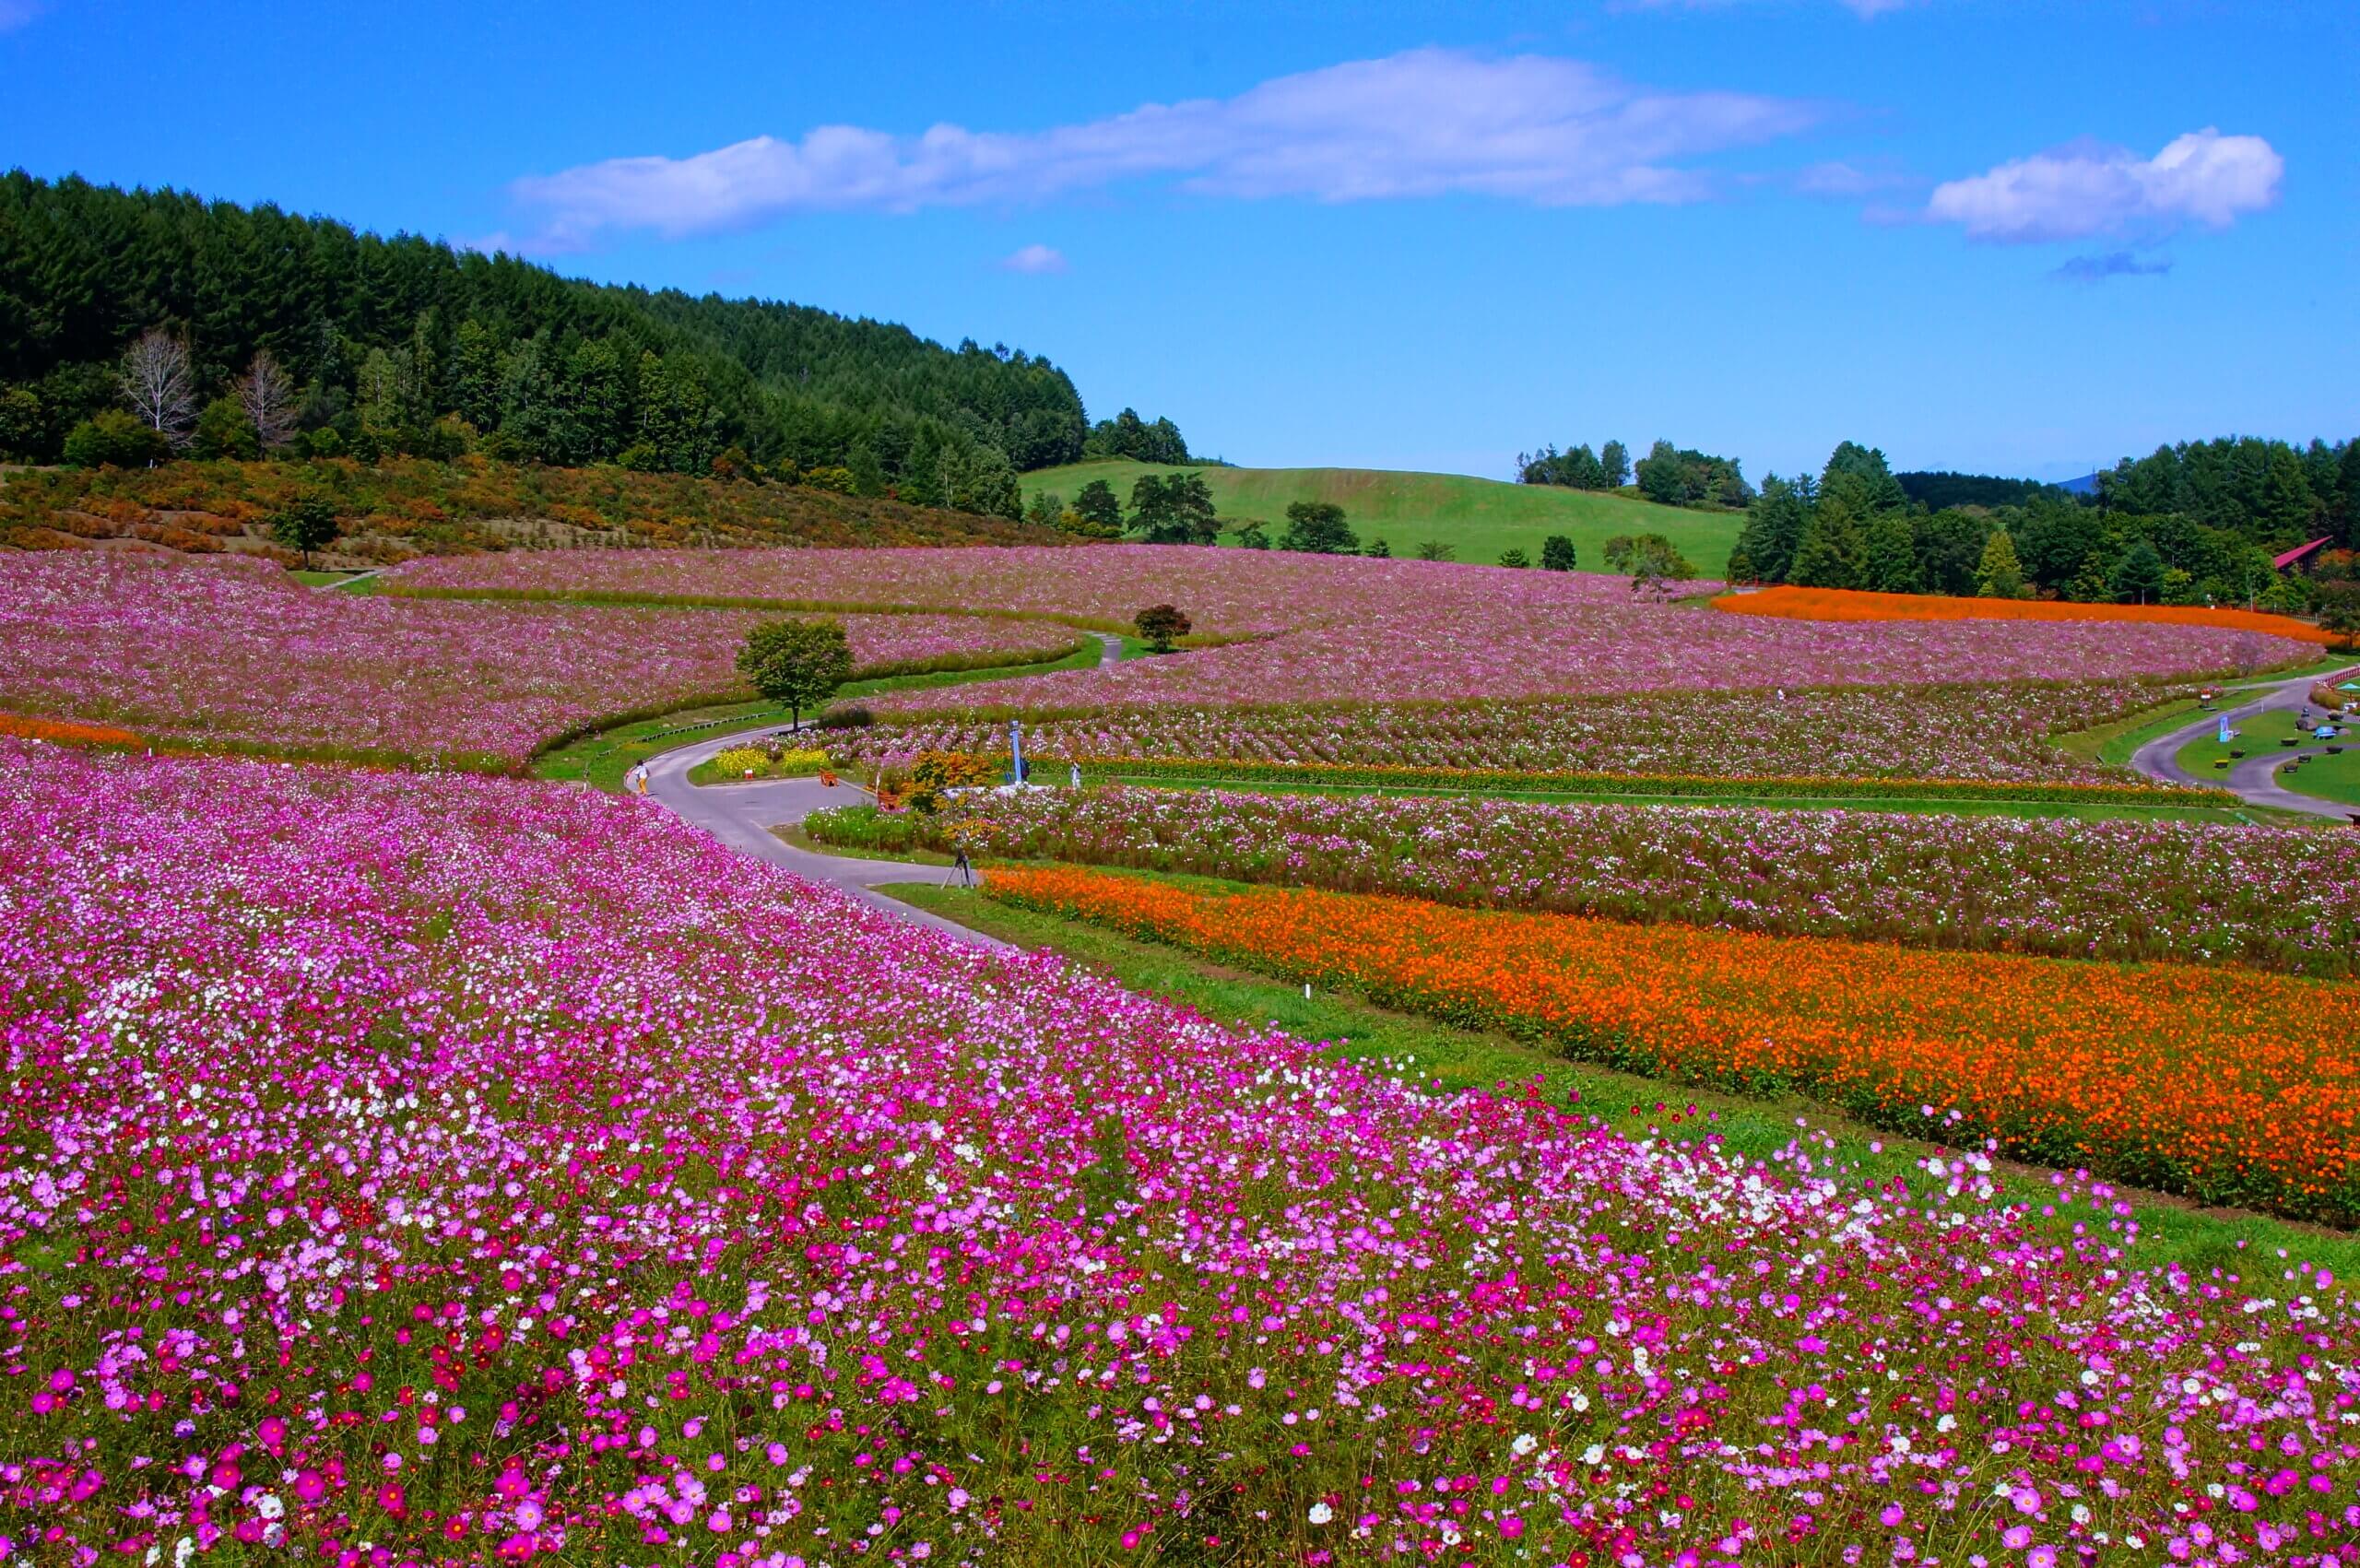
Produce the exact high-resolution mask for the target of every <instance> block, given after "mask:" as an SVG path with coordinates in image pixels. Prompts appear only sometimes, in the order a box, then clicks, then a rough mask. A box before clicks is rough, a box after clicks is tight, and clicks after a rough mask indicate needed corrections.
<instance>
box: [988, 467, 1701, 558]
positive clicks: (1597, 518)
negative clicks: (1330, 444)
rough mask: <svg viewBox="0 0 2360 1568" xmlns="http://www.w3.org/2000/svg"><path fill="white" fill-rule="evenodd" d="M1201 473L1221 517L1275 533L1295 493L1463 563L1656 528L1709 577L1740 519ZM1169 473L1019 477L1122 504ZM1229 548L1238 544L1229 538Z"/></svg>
mask: <svg viewBox="0 0 2360 1568" xmlns="http://www.w3.org/2000/svg"><path fill="white" fill-rule="evenodd" d="M1182 471H1184V472H1187V473H1198V474H1202V475H1203V476H1204V478H1205V487H1206V489H1209V490H1210V491H1211V492H1212V497H1213V505H1214V507H1215V508H1216V509H1217V510H1218V511H1219V512H1220V513H1221V517H1222V519H1223V520H1224V522H1225V523H1231V524H1233V523H1234V522H1236V521H1239V520H1243V519H1245V518H1258V519H1259V520H1260V521H1261V522H1263V523H1264V524H1265V525H1268V531H1269V534H1270V537H1271V538H1272V540H1273V541H1275V540H1276V539H1277V538H1278V536H1279V535H1280V533H1281V532H1282V531H1283V530H1284V528H1285V526H1286V515H1287V503H1288V502H1289V501H1334V502H1335V503H1336V504H1337V505H1339V506H1340V507H1342V508H1343V509H1344V515H1345V517H1346V518H1347V519H1348V520H1349V521H1350V522H1351V525H1352V529H1353V531H1354V532H1355V533H1357V534H1359V535H1360V537H1361V542H1362V544H1363V545H1366V544H1367V543H1368V541H1369V540H1370V539H1372V538H1375V537H1382V538H1384V539H1385V541H1386V543H1387V544H1389V545H1390V546H1392V548H1393V553H1394V554H1395V555H1397V556H1409V555H1414V554H1416V553H1417V548H1418V544H1419V541H1421V540H1422V539H1439V540H1441V541H1442V542H1443V543H1445V544H1447V545H1450V546H1452V547H1454V548H1455V549H1456V551H1457V556H1456V559H1457V560H1462V561H1469V562H1472V563H1474V564H1477V565H1490V564H1492V563H1493V562H1495V561H1497V560H1499V558H1500V552H1501V551H1502V550H1504V549H1507V548H1511V547H1515V548H1521V549H1522V550H1523V551H1524V553H1525V554H1526V555H1527V556H1528V557H1529V558H1530V559H1531V560H1532V561H1533V563H1534V564H1535V565H1538V564H1539V563H1540V541H1541V540H1542V539H1543V538H1545V537H1547V536H1549V535H1551V534H1563V535H1564V536H1566V537H1567V538H1569V539H1571V540H1573V541H1574V550H1575V556H1576V559H1577V564H1578V565H1579V566H1580V567H1581V568H1582V569H1583V570H1584V571H1588V572H1603V571H1605V570H1606V562H1605V559H1604V548H1605V545H1606V541H1607V540H1608V539H1609V538H1611V536H1614V535H1616V534H1661V535H1663V536H1665V537H1667V538H1669V539H1670V541H1671V542H1672V543H1673V545H1675V546H1677V547H1678V548H1679V549H1680V552H1681V554H1682V555H1685V556H1686V557H1687V558H1688V559H1689V560H1692V561H1693V562H1695V564H1696V570H1697V571H1698V572H1701V573H1703V574H1704V575H1705V576H1707V577H1717V576H1719V575H1720V574H1721V572H1722V570H1723V569H1724V568H1725V567H1727V566H1728V564H1729V548H1730V547H1731V546H1732V545H1734V544H1736V543H1737V531H1738V527H1739V525H1740V524H1742V523H1743V522H1744V517H1743V514H1741V513H1735V512H1690V511H1687V510H1685V509H1684V508H1681V507H1672V506H1658V505H1656V504H1655V503H1654V502H1652V501H1641V500H1638V499H1637V498H1635V497H1633V496H1626V495H1621V494H1615V493H1611V492H1607V491H1600V490H1569V489H1560V488H1559V487H1557V486H1554V485H1516V484H1509V483H1507V482H1506V481H1504V480H1501V479H1479V478H1475V477H1472V476H1469V475H1466V474H1418V473H1406V472H1396V471H1393V470H1391V469H1383V468H1188V469H1184V470H1182ZM1171 472H1174V470H1172V469H1170V468H1165V467H1159V466H1153V465H1150V464H1145V463H1133V462H1129V461H1127V460H1125V459H1120V458H1114V459H1107V460H1104V461H1102V462H1096V463H1076V464H1072V465H1069V466H1066V467H1063V468H1043V469H1040V470H1038V471H1036V472H1033V473H1030V474H1027V475H1025V476H1024V477H1023V482H1024V494H1025V499H1026V500H1028V501H1029V500H1031V499H1032V496H1033V495H1035V494H1036V493H1038V492H1039V491H1042V490H1055V491H1056V492H1057V493H1058V494H1059V495H1061V496H1063V497H1064V498H1065V499H1066V500H1067V501H1072V500H1073V498H1074V496H1075V495H1076V494H1077V493H1079V492H1080V489H1081V487H1082V486H1084V485H1086V484H1088V483H1089V482H1090V481H1091V480H1092V479H1103V480H1105V481H1106V482H1107V483H1108V484H1109V485H1111V486H1113V487H1114V489H1115V495H1116V496H1118V497H1120V498H1121V499H1122V500H1123V501H1124V502H1125V503H1126V505H1127V504H1128V502H1129V500H1130V494H1131V481H1132V480H1134V479H1136V478H1138V477H1139V476H1140V475H1141V474H1166V473H1171ZM1222 542H1223V543H1224V544H1228V543H1232V542H1233V540H1231V539H1230V538H1228V537H1227V536H1224V537H1223V540H1222Z"/></svg>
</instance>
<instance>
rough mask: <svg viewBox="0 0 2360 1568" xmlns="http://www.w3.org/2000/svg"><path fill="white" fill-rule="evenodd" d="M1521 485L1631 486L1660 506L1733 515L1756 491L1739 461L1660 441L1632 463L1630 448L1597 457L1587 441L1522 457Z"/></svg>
mask: <svg viewBox="0 0 2360 1568" xmlns="http://www.w3.org/2000/svg"><path fill="white" fill-rule="evenodd" d="M1516 483H1518V484H1520V485H1556V486H1559V487H1561V488H1563V489H1576V490H1619V489H1622V488H1624V486H1626V485H1629V486H1633V487H1635V488H1636V489H1637V491H1638V493H1639V494H1640V495H1642V496H1644V497H1646V499H1647V500H1649V501H1654V502H1655V503H1656V504H1657V505H1658V506H1683V507H1690V508H1693V509H1696V510H1702V511H1721V512H1725V511H1733V510H1735V509H1736V508H1738V507H1741V506H1743V505H1745V504H1746V503H1747V502H1749V501H1752V499H1753V487H1752V486H1751V485H1749V484H1747V483H1746V482H1745V476H1744V474H1743V473H1741V472H1740V469H1739V466H1738V462H1737V459H1735V458H1733V457H1716V456H1714V455H1713V454H1710V453H1706V452H1698V451H1696V450H1695V449H1693V447H1684V446H1675V445H1674V444H1673V443H1672V442H1669V441H1661V440H1658V441H1657V442H1655V443H1654V444H1653V445H1651V446H1649V447H1648V448H1647V454H1646V456H1645V457H1642V458H1640V459H1639V460H1638V462H1637V463H1635V464H1634V463H1633V462H1632V461H1631V454H1630V449H1629V448H1627V447H1625V446H1624V445H1623V444H1622V442H1619V441H1610V442H1606V443H1605V444H1604V445H1603V446H1601V447H1599V450H1598V451H1596V452H1592V451H1591V450H1590V449H1589V446H1588V444H1587V442H1583V443H1578V444H1576V445H1575V446H1574V447H1573V448H1572V449H1571V450H1569V451H1565V452H1560V451H1558V450H1557V448H1556V446H1555V445H1554V443H1552V444H1551V445H1548V446H1545V447H1542V448H1541V449H1540V451H1539V452H1537V453H1529V452H1519V453H1517V454H1516Z"/></svg>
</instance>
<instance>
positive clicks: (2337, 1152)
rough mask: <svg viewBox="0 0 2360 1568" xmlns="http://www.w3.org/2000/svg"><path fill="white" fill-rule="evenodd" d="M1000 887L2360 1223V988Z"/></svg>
mask: <svg viewBox="0 0 2360 1568" xmlns="http://www.w3.org/2000/svg"><path fill="white" fill-rule="evenodd" d="M987 890H988V891H989V893H990V895H991V896H992V897H993V898H995V899H997V900H1000V901H1002V902H1008V903H1012V904H1017V905H1020V906H1022V907H1026V908H1031V909H1037V910H1043V911H1046V912H1049V913H1052V914H1062V915H1069V916H1075V917H1079V918H1081V919H1085V920H1089V921H1091V922H1094V923H1097V924H1100V925H1107V926H1110V927H1112V928H1114V929H1115V930H1118V931H1122V932H1124V933H1126V934H1128V935H1131V936H1135V937H1148V938H1151V939H1155V940H1159V941H1164V942H1169V943H1172V944H1174V945H1175V946H1178V947H1181V948H1185V949H1189V950H1191V951H1194V952H1198V953H1201V954H1203V955H1205V956H1206V957H1209V958H1212V959H1215V960H1218V961H1222V962H1227V963H1233V964H1237V965H1239V966H1240V967H1243V968H1247V969H1252V970H1256V971H1259V972H1261V973H1267V974H1271V975H1276V976H1279V977H1280V978H1284V979H1287V980H1292V981H1304V980H1307V981H1311V982H1313V983H1314V984H1323V985H1328V986H1334V987H1339V988H1345V989H1350V990H1353V991H1357V992H1359V993H1360V994H1362V995H1363V996H1367V997H1368V998H1370V999H1371V1000H1372V1001H1375V1002H1378V1003H1380V1004H1382V1005H1385V1006H1388V1007H1398V1008H1402V1009H1404V1010H1406V1011H1410V1012H1416V1013H1422V1014H1425V1015H1429V1016H1432V1017H1435V1018H1440V1019H1443V1020H1447V1021H1450V1022H1453V1023H1457V1024H1462V1025H1466V1026H1469V1027H1474V1028H1485V1029H1498V1030H1503V1031H1505V1032H1509V1033H1512V1034H1516V1035H1517V1036H1519V1037H1522V1038H1526V1039H1529V1040H1535V1041H1540V1042H1546V1043H1549V1044H1551V1045H1553V1046H1555V1047H1556V1048H1558V1049H1560V1050H1562V1051H1563V1052H1565V1053H1566V1054H1567V1055H1573V1056H1578V1057H1582V1058H1586V1059H1589V1060H1594V1061H1599V1062H1604V1063H1607V1064H1609V1065H1611V1066H1614V1067H1622V1068H1627V1069H1630V1070H1634V1071H1637V1072H1643V1073H1648V1074H1652V1075H1657V1076H1660V1077H1665V1078H1670V1079H1683V1080H1688V1081H1693V1082H1700V1083H1719V1084H1729V1085H1732V1086H1735V1087H1738V1088H1740V1089H1748V1090H1752V1091H1780V1090H1787V1089H1792V1090H1795V1091H1801V1092H1805V1093H1808V1094H1811V1095H1812V1096H1814V1097H1816V1098H1818V1099H1820V1100H1823V1101H1825V1102H1829V1103H1831V1104H1835V1105H1838V1106H1841V1107H1842V1108H1843V1109H1845V1110H1846V1111H1847V1112H1850V1113H1852V1114H1855V1115H1858V1116H1860V1117H1862V1118H1864V1119H1867V1120H1870V1121H1874V1122H1878V1123H1882V1124H1885V1125H1890V1126H1896V1127H1902V1128H1913V1127H1924V1126H1928V1123H1927V1122H1926V1120H1925V1117H1926V1115H1927V1114H1928V1113H1929V1109H1930V1113H1931V1114H1933V1115H1935V1116H1938V1117H1939V1116H1944V1115H1947V1114H1949V1113H1951V1112H1953V1111H1955V1112H1957V1113H1958V1114H1959V1116H1960V1117H1961V1118H1962V1120H1961V1124H1960V1126H1961V1127H1962V1128H1963V1129H1964V1130H1965V1132H1966V1133H1967V1134H1968V1135H1969V1136H1988V1137H1989V1138H1993V1139H1995V1140H1996V1141H1997V1143H1998V1145H1999V1147H2000V1149H2002V1150H2004V1151H2006V1152H2008V1153H2011V1154H2013V1155H2016V1156H2020V1157H2023V1158H2025V1159H2029V1160H2034V1161H2040V1162H2042V1163H2046V1164H2050V1165H2058V1166H2069V1167H2071V1166H2084V1167H2088V1168H2091V1169H2094V1170H2098V1171H2102V1172H2105V1173H2108V1174H2111V1175H2114V1176H2118V1177H2120V1178H2123V1179H2126V1180H2130V1181H2133V1182H2137V1183H2139V1184H2141V1185H2146V1186H2152V1187H2156V1188H2161V1189H2164V1190H2167V1191H2176V1192H2185V1193H2189V1194H2191V1195H2193V1196H2195V1197H2201V1198H2203V1199H2205V1200H2207V1201H2212V1202H2221V1203H2236V1204H2245V1205H2251V1206H2255V1207H2261V1208H2273V1209H2277V1210H2280V1211H2282V1212H2285V1213H2289V1214H2295V1215H2301V1216H2305V1217H2308V1218H2313V1219H2319V1220H2329V1221H2331V1222H2335V1223H2350V1222H2351V1221H2352V1220H2354V1219H2355V1218H2360V1106H2356V1105H2355V1102H2354V1090H2355V1088H2360V985H2355V984H2351V983H2348V982H2332V981H2317V980H2304V979H2298V978H2295V977H2291V976H2284V975H2272V974H2260V973H2248V972H2241V971H2236V970H2225V969H2197V968H2190V967H2187V966H2181V965H2157V966H2154V967H2153V968H2142V967H2136V966H2130V965H2115V964H2101V963H2083V962H2076V961H2067V960H2059V959H2041V958H2027V957H2022V956H2016V955H2003V954H1990V953H1958V952H1923V951H1914V950H1909V949H1899V948H1891V947H1883V946H1879V945H1876V944H1873V943H1866V942H1852V941H1844V940H1837V939H1831V938H1823V937H1774V936H1764V935H1761V934H1757V933H1749V932H1733V931H1707V930H1701V929H1697V928H1694V927H1689V926H1681V925H1657V926H1639V927H1634V926H1631V925H1623V924H1621V923H1619V922H1615V921H1611V920H1599V919H1591V918H1587V917H1584V916H1580V915H1565V914H1507V913H1501V912H1493V911H1474V910H1460V909H1450V908H1445V907H1443V906H1441V905H1437V904H1433V903H1427V902H1420V901H1415V900H1408V899H1394V898H1385V897H1377V896H1371V895H1366V894H1350V893H1329V892H1319V891H1311V890H1279V889H1247V890H1239V891H1236V892H1197V891H1193V890H1186V889H1182V888H1176V887H1174V886H1171V885H1169V884H1166V883H1161V882H1155V881H1150V880H1147V879H1144V878H1137V877H1124V876H1115V875H1110V874H1108V873H1105V872H1099V871H1083V870H1075V869H1068V868H1063V867H1056V868H1046V869H1032V868H1007V869H999V870H995V871H993V872H992V873H991V875H990V878H989V879H988V882H987Z"/></svg>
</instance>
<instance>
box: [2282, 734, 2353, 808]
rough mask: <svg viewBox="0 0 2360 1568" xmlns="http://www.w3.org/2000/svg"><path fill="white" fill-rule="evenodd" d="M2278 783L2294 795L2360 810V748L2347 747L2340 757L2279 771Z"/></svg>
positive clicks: (2310, 762)
mask: <svg viewBox="0 0 2360 1568" xmlns="http://www.w3.org/2000/svg"><path fill="white" fill-rule="evenodd" d="M2278 783H2279V784H2280V785H2281V786H2282V787H2283V788H2286V789H2291V790H2293V791H2294V792H2295V794H2297V795H2307V796H2312V797H2314V798H2316V799H2319V800H2332V801H2334V802H2336V803H2337V804H2338V805H2342V806H2349V807H2352V808H2354V809H2355V810H2360V748H2347V749H2345V751H2344V752H2343V754H2342V756H2340V757H2314V758H2312V759H2311V760H2309V761H2307V762H2306V763H2304V764H2303V765H2302V766H2301V767H2299V768H2281V769H2279V770H2278Z"/></svg>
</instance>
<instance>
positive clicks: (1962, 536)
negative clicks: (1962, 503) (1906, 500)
mask: <svg viewBox="0 0 2360 1568" xmlns="http://www.w3.org/2000/svg"><path fill="white" fill-rule="evenodd" d="M1990 531H1991V530H1990V525H1989V524H1988V523H1986V522H1985V521H1984V520H1983V519H1982V518H1980V517H1977V516H1976V515H1975V514H1974V513H1967V512H1961V511H1959V510H1957V509H1956V508H1954V507H1953V508H1949V509H1946V510H1944V511H1941V512H1937V513H1933V514H1932V515H1931V516H1928V517H1920V518H1917V519H1914V520H1913V522H1912V525H1911V528H1910V534H1911V539H1912V543H1913V544H1914V545H1915V547H1916V549H1917V584H1918V588H1919V590H1920V591H1921V592H1924V593H1929V594H1953V595H1960V596H1962V597H1972V596H1973V595H1974V594H1975V592H1976V580H1975V574H1976V571H1977V569H1979V568H1980V567H1981V565H1982V564H1983V541H1984V540H1985V539H1986V538H1987V537H1988V536H1989V535H1990Z"/></svg>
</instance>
